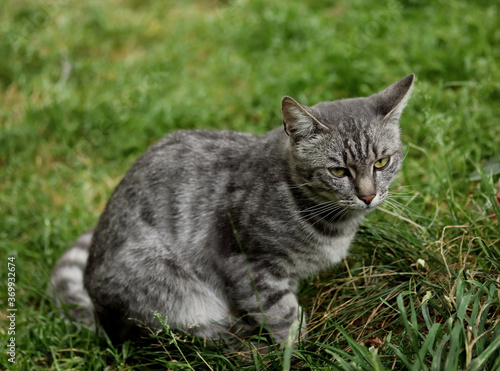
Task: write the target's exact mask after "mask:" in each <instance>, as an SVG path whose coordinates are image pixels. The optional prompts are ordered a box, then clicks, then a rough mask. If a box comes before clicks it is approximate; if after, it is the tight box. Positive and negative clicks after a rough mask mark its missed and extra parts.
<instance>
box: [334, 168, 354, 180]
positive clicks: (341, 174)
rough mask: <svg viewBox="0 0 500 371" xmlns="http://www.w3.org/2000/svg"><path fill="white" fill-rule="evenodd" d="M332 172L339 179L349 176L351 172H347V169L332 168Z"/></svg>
mask: <svg viewBox="0 0 500 371" xmlns="http://www.w3.org/2000/svg"><path fill="white" fill-rule="evenodd" d="M330 172H331V173H332V174H333V175H335V176H336V177H338V178H342V177H344V176H347V175H349V170H347V169H346V168H345V167H332V168H331V169H330Z"/></svg>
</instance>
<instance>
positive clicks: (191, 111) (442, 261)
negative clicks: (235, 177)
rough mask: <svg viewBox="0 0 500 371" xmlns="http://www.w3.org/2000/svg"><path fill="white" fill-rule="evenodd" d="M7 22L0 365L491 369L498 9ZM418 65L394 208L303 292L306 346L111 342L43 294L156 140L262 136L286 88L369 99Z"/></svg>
mask: <svg viewBox="0 0 500 371" xmlns="http://www.w3.org/2000/svg"><path fill="white" fill-rule="evenodd" d="M0 10H1V12H2V15H3V17H2V19H1V20H0V29H1V32H2V35H4V37H2V38H1V39H0V52H1V55H2V58H1V59H0V130H1V134H0V179H1V182H0V206H1V214H2V217H1V218H0V256H1V258H2V262H1V264H2V267H3V268H2V269H0V276H1V280H0V282H1V283H0V292H1V294H0V295H1V296H0V297H2V298H7V295H6V294H7V292H8V291H7V289H8V280H7V278H8V277H7V273H8V270H7V269H6V268H7V262H8V261H7V258H8V257H15V269H16V282H15V283H16V286H15V287H16V302H15V305H16V308H17V309H18V310H17V314H16V322H15V326H16V329H15V331H16V334H15V338H16V346H17V348H16V363H15V364H11V363H9V362H8V359H7V355H6V352H5V349H4V350H2V352H1V353H0V365H1V366H0V367H1V368H3V369H14V370H15V369H20V370H24V369H57V370H62V369H75V370H76V369H80V370H82V369H105V368H107V369H116V370H131V369H145V368H157V369H195V370H197V369H213V370H215V369H218V370H242V369H248V370H263V369H269V370H278V369H279V370H281V369H286V370H288V369H304V370H307V369H333V370H459V369H460V370H464V369H468V370H495V369H499V368H500V361H499V359H500V325H499V324H498V322H499V320H498V318H500V317H499V314H500V308H499V289H500V287H499V282H500V281H499V272H500V261H499V257H500V237H499V229H500V228H499V224H498V220H499V218H500V208H499V206H498V204H497V201H496V200H497V199H496V197H497V196H496V194H495V192H497V189H496V184H497V182H498V179H499V174H498V173H499V170H498V168H499V167H498V162H499V148H500V126H499V125H498V117H499V115H500V105H498V101H499V99H500V94H499V87H500V71H499V67H498V66H499V65H498V60H500V49H499V48H498V45H499V44H500V31H499V30H498V26H497V23H498V15H499V11H500V9H499V6H498V5H496V4H494V3H493V2H487V1H476V2H466V1H459V0H457V1H451V2H450V1H441V0H438V1H418V2H417V1H412V0H405V1H396V0H389V1H383V2H378V1H374V0H369V1H361V0H355V1H347V0H339V1H319V0H310V1H302V2H299V1H293V2H292V1H284V0H277V1H273V2H266V1H263V0H240V1H228V2H224V1H219V2H218V1H214V0H212V1H210V0H205V1H202V0H200V1H193V0H189V1H188V0H185V1H182V2H176V1H164V2H155V1H137V0H110V1H107V2H98V1H86V2H81V1H75V0H64V1H62V0H39V1H17V2H4V3H2V4H1V5H0ZM411 72H414V73H416V75H417V82H416V87H415V90H414V94H413V98H412V100H411V101H410V104H409V106H408V107H407V109H406V111H405V113H404V115H403V118H402V122H401V124H402V131H403V140H404V143H405V148H406V159H405V163H404V168H403V170H402V172H401V175H400V177H399V178H398V181H397V182H396V184H395V186H394V189H393V193H394V194H393V197H392V200H391V202H389V203H387V204H386V205H384V207H383V209H384V210H379V211H377V212H376V213H373V214H372V215H370V217H369V219H368V220H367V221H366V223H365V224H364V226H363V228H361V230H360V232H359V233H358V236H357V238H356V241H355V243H354V245H353V246H352V249H351V254H350V255H349V257H348V258H347V259H346V261H345V262H344V264H340V265H339V266H337V267H334V268H332V269H331V270H330V271H329V272H325V273H323V274H321V275H318V276H317V277H311V279H310V280H309V281H308V282H304V284H303V285H302V289H301V296H300V297H301V301H302V303H303V305H304V306H305V308H306V309H307V312H308V316H309V337H308V338H307V339H306V340H303V341H302V342H301V343H300V344H299V345H298V347H297V348H296V349H293V348H290V347H288V348H285V349H283V350H279V349H277V350H275V351H273V352H271V353H270V354H268V355H265V356H260V355H258V354H254V355H253V356H251V357H250V358H247V359H242V357H241V356H240V355H238V354H228V352H227V351H226V350H224V348H223V347H220V346H218V345H213V344H205V343H204V342H203V341H202V340H200V339H193V338H190V337H188V336H185V335H177V334H173V333H172V332H170V331H169V330H168V331H167V330H165V331H163V332H161V333H159V334H155V335H154V339H155V340H154V343H153V344H130V343H126V344H125V345H123V346H121V347H114V346H112V345H111V344H109V342H107V341H106V340H105V339H100V338H98V337H96V336H95V335H94V334H93V333H91V332H89V331H86V330H81V331H80V330H78V329H77V328H76V327H75V326H74V325H72V324H68V323H65V322H64V321H62V320H61V319H60V318H59V316H58V314H57V313H56V312H55V310H54V307H53V305H52V303H51V301H50V300H49V298H48V297H47V294H46V287H47V283H48V277H49V274H50V270H51V268H52V266H53V265H54V263H55V261H56V260H57V258H58V257H59V256H60V255H61V254H62V252H63V251H64V250H65V248H66V247H67V246H68V244H69V243H70V242H71V241H73V240H74V239H76V237H77V236H78V235H79V234H80V233H82V232H83V231H84V230H86V229H87V228H90V227H91V226H93V225H94V224H95V223H96V221H97V218H98V216H99V214H100V212H101V211H102V210H103V208H104V205H105V203H106V200H107V198H108V197H109V195H110V193H111V192H112V190H113V187H114V186H115V185H116V184H117V182H118V181H119V179H120V178H121V177H122V176H123V174H124V173H125V171H126V170H127V168H128V167H129V166H130V165H131V163H132V162H133V161H134V160H135V159H136V158H137V157H138V156H139V155H140V154H141V153H142V152H143V151H144V150H145V149H146V148H147V147H148V146H149V145H150V144H152V143H154V142H155V141H156V140H157V139H159V138H160V137H162V136H163V135H164V134H166V133H168V132H171V131H173V130H175V129H179V128H210V129H232V130H241V131H249V132H253V133H264V132H265V131H267V130H269V129H271V128H273V127H275V126H278V125H280V123H281V118H280V99H281V97H282V96H284V95H291V96H293V97H295V98H297V99H298V100H299V101H302V102H304V103H306V104H308V103H309V104H313V103H316V102H319V101H323V100H333V99H340V98H346V97H352V96H360V95H369V94H371V93H374V92H376V91H378V90H380V89H382V88H383V87H385V86H387V85H388V84H390V83H392V82H394V81H396V80H398V79H399V78H401V77H403V76H405V75H407V74H409V73H411ZM484 164H488V166H486V165H485V170H488V169H489V170H490V171H489V172H486V171H483V170H482V166H483V165H484ZM1 303H2V306H1V308H0V334H1V336H2V339H4V338H5V339H9V335H8V334H7V330H8V327H9V322H8V320H7V315H8V311H7V301H6V300H5V301H4V300H3V299H2V301H1ZM4 303H5V305H4ZM6 343H7V342H6ZM2 344H3V341H2Z"/></svg>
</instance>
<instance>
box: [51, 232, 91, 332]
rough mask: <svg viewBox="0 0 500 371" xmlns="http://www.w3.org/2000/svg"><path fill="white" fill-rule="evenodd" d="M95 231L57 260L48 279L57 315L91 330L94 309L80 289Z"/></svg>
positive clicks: (82, 237)
mask: <svg viewBox="0 0 500 371" xmlns="http://www.w3.org/2000/svg"><path fill="white" fill-rule="evenodd" d="M93 233H94V231H93V230H90V231H88V232H85V233H84V234H82V235H81V236H80V237H79V238H78V239H77V240H76V242H75V243H74V244H73V245H71V246H70V248H69V249H68V250H67V251H66V252H65V253H64V254H63V256H61V258H59V260H58V261H57V263H56V265H55V267H54V270H53V271H52V275H51V277H50V280H51V284H50V288H49V290H50V294H51V296H52V299H53V300H54V303H55V305H56V307H57V308H58V310H59V313H61V315H62V316H63V317H65V318H68V319H71V320H72V321H74V322H76V323H77V324H79V325H84V326H87V327H90V328H92V327H94V326H95V320H94V307H93V305H92V301H91V300H90V296H89V294H88V293H87V290H85V287H84V286H83V272H84V271H85V265H86V264H87V259H88V256H89V248H90V242H91V241H92V235H93Z"/></svg>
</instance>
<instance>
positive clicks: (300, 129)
mask: <svg viewBox="0 0 500 371" xmlns="http://www.w3.org/2000/svg"><path fill="white" fill-rule="evenodd" d="M281 110H282V111H283V126H284V128H285V132H286V133H287V134H288V135H289V136H290V137H291V138H292V139H293V141H294V142H295V143H298V142H300V141H301V140H302V139H304V138H308V137H310V136H311V135H313V134H315V133H318V132H324V131H329V130H330V129H328V127H327V126H325V125H323V124H322V123H321V122H319V121H318V120H317V119H316V118H315V117H314V116H313V115H312V114H311V113H309V112H308V111H307V109H306V107H305V106H303V105H301V104H300V103H299V102H297V101H296V100H295V99H293V98H292V97H289V96H285V97H284V98H283V100H282V101H281Z"/></svg>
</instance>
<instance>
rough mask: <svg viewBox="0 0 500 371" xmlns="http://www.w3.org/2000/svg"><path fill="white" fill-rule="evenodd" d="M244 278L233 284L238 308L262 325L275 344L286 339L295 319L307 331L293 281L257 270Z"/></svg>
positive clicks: (302, 332)
mask: <svg viewBox="0 0 500 371" xmlns="http://www.w3.org/2000/svg"><path fill="white" fill-rule="evenodd" d="M247 271H248V270H247ZM243 277H245V275H243ZM241 278H242V277H240V279H239V280H238V282H237V283H236V285H235V287H234V293H235V297H236V298H237V302H238V305H239V307H240V308H241V309H243V310H245V311H246V312H247V313H248V315H249V316H250V318H251V319H252V320H253V322H255V323H256V325H257V326H259V325H261V324H262V325H263V326H264V328H265V329H266V330H267V331H268V332H269V333H270V335H271V337H272V338H273V340H274V341H275V342H276V343H284V342H286V341H287V339H288V336H289V333H290V328H291V326H292V324H293V323H294V322H295V321H297V322H298V323H299V324H300V326H301V331H300V333H301V334H305V332H306V321H305V317H304V316H303V311H302V308H301V306H300V305H299V303H298V301H297V296H296V282H295V281H294V280H290V279H288V278H286V277H284V278H278V277H275V276H273V275H272V274H269V273H268V272H265V271H260V272H259V271H258V270H255V271H254V272H253V273H252V274H251V275H249V274H248V273H247V274H246V277H245V279H241ZM298 335H299V334H296V336H298ZM295 340H296V339H295Z"/></svg>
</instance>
